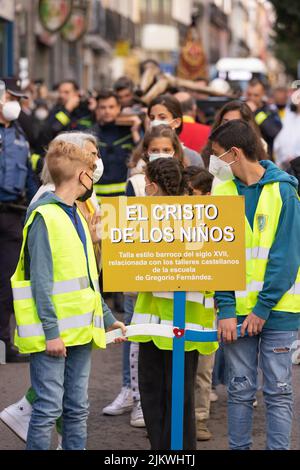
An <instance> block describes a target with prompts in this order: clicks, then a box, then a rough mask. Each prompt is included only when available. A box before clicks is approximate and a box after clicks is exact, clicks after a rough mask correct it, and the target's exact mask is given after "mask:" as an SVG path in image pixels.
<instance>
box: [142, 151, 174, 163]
mask: <svg viewBox="0 0 300 470" xmlns="http://www.w3.org/2000/svg"><path fill="white" fill-rule="evenodd" d="M174 153H175V152H173V153H148V157H149V162H153V161H154V160H157V159H158V158H173V157H174Z"/></svg>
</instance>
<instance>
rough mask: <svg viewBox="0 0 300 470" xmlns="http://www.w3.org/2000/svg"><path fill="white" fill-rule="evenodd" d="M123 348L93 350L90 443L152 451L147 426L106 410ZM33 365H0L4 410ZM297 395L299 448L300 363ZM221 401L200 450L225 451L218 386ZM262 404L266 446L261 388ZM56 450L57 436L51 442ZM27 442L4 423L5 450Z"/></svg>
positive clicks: (1, 441)
mask: <svg viewBox="0 0 300 470" xmlns="http://www.w3.org/2000/svg"><path fill="white" fill-rule="evenodd" d="M121 366H122V346H121V345H118V344H111V345H109V346H108V347H107V349H106V350H105V351H94V352H93V359H92V372H91V377H90V386H89V398H90V415H89V420H88V444H87V448H88V449H90V450H92V449H94V450H97V449H98V450H100V449H106V450H140V449H145V450H148V449H149V441H148V439H147V434H146V430H145V428H140V429H138V428H133V427H131V426H130V424H129V421H130V414H129V413H127V414H125V415H122V416H103V415H102V412H101V411H102V408H103V407H104V406H105V405H107V404H108V403H110V402H111V401H112V400H113V399H114V398H115V397H116V395H117V394H118V392H119V390H120V387H121ZM29 382H30V381H29V365H28V364H6V365H0V409H1V410H2V409H3V408H4V407H6V406H8V405H10V404H11V403H13V402H15V401H17V400H19V399H20V398H21V397H22V395H24V393H25V392H26V390H27V388H28V386H29ZM293 386H294V393H295V404H294V420H293V431H292V449H300V365H298V366H293ZM217 392H218V394H219V400H218V401H217V402H215V403H212V406H211V418H210V420H209V429H210V431H211V432H212V434H213V438H212V439H211V440H210V441H206V442H199V443H198V449H203V450H204V449H210V450H226V449H227V448H228V447H227V429H226V419H227V418H226V413H227V412H226V391H225V387H223V386H219V387H218V388H217ZM257 396H258V406H257V408H256V409H255V411H254V423H253V449H264V448H265V418H264V404H263V397H262V393H261V391H259V392H258V394H257ZM52 447H53V449H54V448H55V437H54V438H53V443H52ZM24 448H25V444H24V443H23V442H22V441H21V440H20V439H19V438H18V437H16V436H15V435H14V434H13V433H12V432H11V431H10V430H9V429H8V428H7V427H6V426H5V425H4V424H3V423H2V421H0V449H1V450H3V449H10V450H19V449H20V450H21V449H24Z"/></svg>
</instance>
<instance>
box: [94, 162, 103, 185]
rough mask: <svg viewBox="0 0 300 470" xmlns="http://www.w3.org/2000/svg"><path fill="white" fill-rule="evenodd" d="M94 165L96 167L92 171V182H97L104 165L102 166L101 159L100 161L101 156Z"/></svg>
mask: <svg viewBox="0 0 300 470" xmlns="http://www.w3.org/2000/svg"><path fill="white" fill-rule="evenodd" d="M96 166H97V168H96V169H95V170H94V172H93V183H94V184H95V183H98V181H99V180H100V178H101V176H102V175H103V171H104V166H103V161H102V159H101V158H98V160H97V161H96Z"/></svg>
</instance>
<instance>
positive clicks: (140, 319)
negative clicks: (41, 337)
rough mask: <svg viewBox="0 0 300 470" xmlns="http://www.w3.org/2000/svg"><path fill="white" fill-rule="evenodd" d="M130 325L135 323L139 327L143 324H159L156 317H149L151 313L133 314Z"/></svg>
mask: <svg viewBox="0 0 300 470" xmlns="http://www.w3.org/2000/svg"><path fill="white" fill-rule="evenodd" d="M131 322H132V323H136V324H137V325H141V324H143V323H155V324H158V323H160V317H158V316H157V315H151V313H134V314H133V317H132V320H131Z"/></svg>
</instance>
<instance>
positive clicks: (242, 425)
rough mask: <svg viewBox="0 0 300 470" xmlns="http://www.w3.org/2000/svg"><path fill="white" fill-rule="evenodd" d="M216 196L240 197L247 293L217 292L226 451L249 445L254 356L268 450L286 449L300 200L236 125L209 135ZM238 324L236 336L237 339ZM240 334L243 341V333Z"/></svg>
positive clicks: (298, 307) (298, 304)
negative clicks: (224, 375) (260, 383)
mask: <svg viewBox="0 0 300 470" xmlns="http://www.w3.org/2000/svg"><path fill="white" fill-rule="evenodd" d="M210 139H211V142H212V149H213V152H214V155H211V157H210V166H209V169H210V172H211V173H212V174H213V175H214V176H216V177H217V178H218V179H219V180H221V183H220V184H219V185H217V186H216V187H215V189H214V191H213V193H214V194H215V195H218V196H220V195H224V196H234V195H241V196H244V198H245V208H246V220H245V228H246V260H247V264H246V269H247V272H246V282H247V285H246V290H245V291H235V292H216V294H215V298H216V302H217V307H218V310H219V312H218V317H219V323H218V334H219V339H220V338H221V337H222V339H223V341H224V342H225V346H224V352H225V360H226V369H227V371H228V426H229V446H230V448H231V449H250V448H251V445H252V435H251V430H252V417H253V402H254V400H255V395H256V391H257V368H258V359H259V362H260V367H261V369H262V373H263V394H264V400H265V405H266V420H267V442H266V448H267V449H270V450H271V449H288V448H289V445H290V434H291V424H292V414H293V396H292V358H291V355H292V352H291V345H292V343H293V341H294V340H295V339H296V338H297V330H298V329H299V318H300V269H299V266H300V244H299V233H300V202H299V198H298V195H297V186H298V183H297V180H296V178H294V177H293V176H290V175H288V174H287V173H285V172H284V171H282V170H279V168H278V167H276V165H274V164H273V163H272V162H270V161H268V160H262V161H260V162H259V161H258V160H257V155H258V152H257V148H258V146H257V137H256V135H255V133H254V132H253V130H252V129H251V127H250V126H249V125H248V124H247V123H245V122H243V121H240V120H234V121H230V122H228V123H226V124H224V125H222V126H220V127H218V128H217V129H216V130H215V131H214V132H213V133H212V135H211V137H210ZM237 324H240V325H242V326H241V335H242V337H241V338H239V339H237ZM246 332H247V336H245V333H246Z"/></svg>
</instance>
